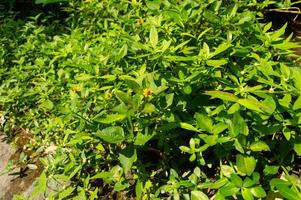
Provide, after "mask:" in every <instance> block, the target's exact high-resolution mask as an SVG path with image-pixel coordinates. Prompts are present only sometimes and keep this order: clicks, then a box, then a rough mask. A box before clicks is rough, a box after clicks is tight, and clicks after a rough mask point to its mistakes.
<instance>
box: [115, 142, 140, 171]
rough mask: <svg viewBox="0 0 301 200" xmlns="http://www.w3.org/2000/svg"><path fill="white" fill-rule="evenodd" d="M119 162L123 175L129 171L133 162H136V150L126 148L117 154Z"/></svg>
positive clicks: (130, 147) (131, 147)
mask: <svg viewBox="0 0 301 200" xmlns="http://www.w3.org/2000/svg"><path fill="white" fill-rule="evenodd" d="M119 161H120V163H121V166H122V168H123V171H124V173H125V174H127V173H128V171H129V170H130V169H131V167H132V165H133V163H134V162H136V161H137V153H136V149H135V148H134V147H133V146H128V147H126V148H125V149H123V150H122V151H121V152H120V153H119Z"/></svg>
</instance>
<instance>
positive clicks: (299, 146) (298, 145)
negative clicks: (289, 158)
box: [294, 142, 301, 156]
mask: <svg viewBox="0 0 301 200" xmlns="http://www.w3.org/2000/svg"><path fill="white" fill-rule="evenodd" d="M294 150H295V152H296V153H297V155H298V156H301V143H300V142H298V143H294Z"/></svg>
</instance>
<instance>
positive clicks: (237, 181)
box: [230, 173, 243, 188]
mask: <svg viewBox="0 0 301 200" xmlns="http://www.w3.org/2000/svg"><path fill="white" fill-rule="evenodd" d="M230 180H231V182H232V183H233V184H234V185H235V186H236V187H239V188H241V187H242V184H243V182H242V179H241V178H240V177H239V176H238V175H237V174H234V173H233V174H231V176H230Z"/></svg>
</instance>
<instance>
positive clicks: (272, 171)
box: [263, 165, 279, 175]
mask: <svg viewBox="0 0 301 200" xmlns="http://www.w3.org/2000/svg"><path fill="white" fill-rule="evenodd" d="M278 170H279V166H268V165H266V166H265V168H264V170H263V172H264V174H265V175H270V174H271V175H274V174H277V173H278Z"/></svg>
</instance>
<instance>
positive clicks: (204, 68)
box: [0, 0, 301, 200]
mask: <svg viewBox="0 0 301 200" xmlns="http://www.w3.org/2000/svg"><path fill="white" fill-rule="evenodd" d="M272 3H273V2H272V1H267V0H265V1H254V0H252V1H251V0H250V1H221V0H207V1H191V0H184V1H171V0H155V1H139V0H132V1H114V0H103V1H96V0H87V1H69V2H68V5H66V6H64V7H62V9H64V10H65V11H66V12H67V13H68V17H67V19H64V20H63V21H64V24H65V25H64V26H62V27H60V29H58V30H60V31H55V30H56V29H54V28H53V26H54V25H55V23H53V24H50V25H49V23H44V21H47V16H45V17H44V18H42V19H39V18H38V17H37V18H31V19H30V20H28V21H27V22H24V24H23V25H22V28H21V29H19V30H18V32H17V33H12V32H8V31H7V27H9V23H8V22H6V24H5V25H4V26H1V30H0V33H2V32H3V33H5V34H7V36H6V37H5V38H3V39H1V40H0V41H1V44H2V45H1V47H2V48H3V49H4V51H3V53H1V54H0V61H1V68H0V70H1V71H0V72H1V73H0V83H1V86H0V109H1V110H0V111H1V114H2V115H3V116H5V117H6V119H7V122H6V125H5V127H4V130H5V131H6V133H7V134H9V133H10V130H11V128H12V127H16V126H23V127H26V128H28V129H29V132H30V133H31V134H32V135H33V138H32V140H31V141H30V142H29V144H28V145H27V148H28V149H32V150H34V151H35V152H37V154H38V155H39V157H40V160H41V162H42V163H43V164H44V167H45V170H44V172H43V173H42V174H41V176H40V178H39V179H38V182H37V186H36V190H35V191H34V193H33V194H32V198H33V199H34V198H35V196H36V195H39V194H40V193H42V194H44V195H46V194H47V198H48V199H70V198H74V199H97V198H105V199H108V198H115V199H121V198H137V199H161V198H167V199H172V198H173V199H191V200H194V199H208V198H210V197H214V199H226V198H229V197H230V196H236V197H238V198H244V199H247V200H249V199H255V198H265V197H266V196H267V192H268V191H270V192H272V191H278V192H279V193H280V194H281V195H282V196H283V197H285V198H287V199H298V198H300V194H301V193H300V174H299V173H297V175H296V174H295V173H296V171H298V170H299V165H298V162H300V155H301V150H300V149H301V146H300V144H301V143H300V117H301V113H300V109H301V97H300V91H301V85H300V81H299V80H300V78H301V71H300V66H299V63H298V60H297V59H296V60H293V59H292V58H291V57H293V56H294V52H293V51H292V50H291V49H293V48H296V47H298V46H299V45H298V44H296V43H293V42H291V41H290V39H291V37H292V35H291V36H289V37H288V38H285V37H284V33H285V29H286V25H285V26H283V27H282V28H281V29H279V30H272V24H271V23H263V22H262V23H259V20H260V21H263V17H264V16H263V14H262V11H263V9H264V8H266V7H267V6H269V5H271V4H272ZM286 3H287V4H288V3H289V2H288V1H286ZM40 21H42V22H40ZM11 23H12V22H11ZM12 37H17V38H18V40H8V41H9V42H6V41H7V38H12ZM7 46H8V47H9V48H8V47H7ZM28 163H30V164H31V165H32V162H28ZM48 183H57V184H59V185H60V187H59V191H57V192H54V191H47V192H46V190H47V187H46V186H47V184H48ZM61 185H63V187H62V186H61Z"/></svg>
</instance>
